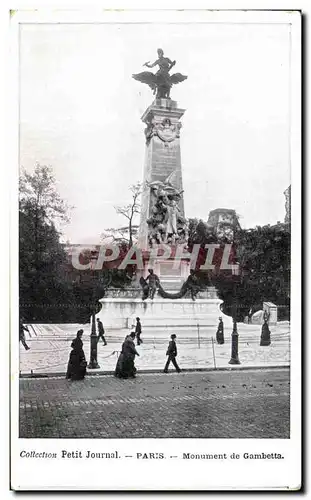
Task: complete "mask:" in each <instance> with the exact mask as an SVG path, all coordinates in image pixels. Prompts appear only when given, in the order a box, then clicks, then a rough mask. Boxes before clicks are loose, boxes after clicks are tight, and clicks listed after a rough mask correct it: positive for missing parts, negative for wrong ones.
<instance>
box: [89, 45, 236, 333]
mask: <svg viewBox="0 0 311 500" xmlns="http://www.w3.org/2000/svg"><path fill="white" fill-rule="evenodd" d="M175 63H176V61H171V60H170V59H169V58H167V57H164V53H163V50H162V49H158V59H157V60H156V61H155V62H154V63H152V64H150V63H149V62H148V63H145V66H147V67H148V68H153V67H155V66H158V67H159V70H158V71H157V73H152V72H148V71H145V72H142V73H138V74H135V75H133V78H134V79H135V80H137V81H140V82H141V83H145V84H147V85H149V87H150V88H151V89H152V91H153V94H154V95H155V99H154V101H153V102H152V104H151V105H150V106H148V108H147V109H146V111H145V112H144V114H143V116H142V117H141V119H142V121H143V123H144V124H145V148H146V149H145V163H144V173H143V191H142V200H141V219H140V226H139V232H138V245H137V247H138V248H139V249H140V251H141V252H142V253H143V255H144V267H143V269H138V270H137V276H136V282H135V284H133V287H132V288H131V289H128V290H126V291H114V293H112V291H109V290H108V293H107V294H106V295H105V297H104V298H103V299H101V300H100V302H101V304H102V309H101V311H100V313H99V316H100V317H101V319H102V321H103V323H104V325H105V327H107V328H131V326H132V324H134V323H135V318H136V317H137V316H138V317H140V318H141V322H142V325H143V329H144V335H146V333H147V332H148V331H150V332H154V333H153V334H155V333H156V332H158V331H160V330H161V329H164V330H167V329H169V332H170V333H173V332H174V330H175V331H176V332H177V331H178V332H179V333H180V332H181V331H185V332H187V335H190V334H191V332H194V334H195V335H196V334H197V328H206V329H209V328H210V332H211V333H214V330H215V326H216V325H217V324H218V318H219V316H223V315H222V313H221V311H220V308H219V306H220V304H221V302H222V301H221V300H220V299H218V297H217V292H216V289H215V288H214V287H209V288H207V289H205V290H204V291H201V290H200V287H199V285H198V283H197V278H196V276H195V273H194V272H193V271H192V270H191V269H190V259H189V257H185V258H180V259H179V261H178V265H176V260H175V259H174V257H175V255H176V249H177V248H179V249H180V247H184V249H185V251H186V249H187V242H188V228H187V221H186V218H185V209H184V196H183V183H182V165H181V152H180V131H181V127H182V124H181V119H182V117H183V115H184V113H185V110H184V109H182V108H180V107H179V106H178V105H177V102H176V101H174V100H172V99H171V97H170V91H171V87H172V86H173V85H175V84H177V83H180V82H182V81H184V80H185V79H186V78H187V77H186V76H184V75H182V74H180V73H175V74H173V75H170V73H169V72H170V70H171V69H172V67H173V66H174V65H175ZM159 245H160V246H163V247H165V248H166V249H167V248H169V253H170V255H169V256H168V255H165V256H163V258H162V257H161V256H157V258H156V259H155V260H154V261H153V262H152V263H151V264H150V254H151V253H152V249H154V248H155V247H157V248H158V246H159ZM223 318H224V320H225V322H226V323H228V322H229V323H228V324H230V325H231V318H229V317H224V316H223Z"/></svg>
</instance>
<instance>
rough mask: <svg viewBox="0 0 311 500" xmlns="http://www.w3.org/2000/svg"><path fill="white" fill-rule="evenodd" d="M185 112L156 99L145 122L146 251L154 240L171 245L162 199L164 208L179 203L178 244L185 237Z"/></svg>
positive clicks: (141, 238) (142, 234)
mask: <svg viewBox="0 0 311 500" xmlns="http://www.w3.org/2000/svg"><path fill="white" fill-rule="evenodd" d="M184 112H185V110H184V109H180V108H178V107H177V102H176V101H173V100H171V99H155V101H154V102H153V103H152V104H151V105H150V106H149V107H148V108H147V109H146V111H145V113H144V114H143V116H142V118H141V119H142V121H143V122H144V123H145V124H146V129H145V136H146V152H145V164H144V178H143V192H142V202H141V220H140V227H139V234H138V245H139V247H140V248H143V249H148V247H149V246H150V244H151V241H152V240H154V241H155V242H157V243H162V242H163V243H168V241H167V238H166V237H165V227H164V224H163V223H162V221H161V205H160V204H159V207H158V205H157V201H159V199H160V201H163V204H162V206H164V205H165V203H166V202H168V203H169V202H170V200H174V199H175V201H176V205H177V207H178V221H179V224H178V231H179V233H178V234H176V235H175V237H174V243H177V242H178V241H179V240H181V236H184V235H183V234H181V233H182V220H183V219H184V217H185V213H184V197H183V185H182V168H181V154H180V129H181V126H182V125H181V122H180V119H181V117H182V116H183V114H184ZM159 233H160V234H159Z"/></svg>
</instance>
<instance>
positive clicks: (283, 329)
mask: <svg viewBox="0 0 311 500" xmlns="http://www.w3.org/2000/svg"><path fill="white" fill-rule="evenodd" d="M79 328H83V330H84V335H83V342H84V351H85V355H86V357H87V360H89V353H90V338H89V335H90V325H78V324H65V325H38V324H34V325H29V330H30V335H29V334H28V333H27V332H26V339H27V343H28V345H29V346H30V350H29V351H25V349H24V347H23V346H22V344H21V343H20V360H19V361H20V362H19V369H20V374H21V375H27V374H30V373H31V372H32V373H33V374H34V375H36V374H49V375H52V374H64V373H65V372H66V367H67V362H68V357H69V353H70V344H71V341H72V339H73V338H74V337H75V335H76V332H77V330H78V329H79ZM270 330H271V345H270V346H265V347H261V346H260V345H259V344H260V334H261V326H260V325H245V324H240V323H239V324H238V331H239V359H240V362H241V364H240V365H229V364H228V361H229V360H230V354H231V330H229V329H225V344H224V345H218V344H217V343H216V340H215V337H216V328H215V330H204V329H201V330H200V331H193V332H187V331H182V332H180V333H179V334H178V335H177V345H178V357H177V360H178V364H179V365H180V367H181V368H182V369H185V370H187V369H215V368H228V367H230V368H232V369H239V368H241V367H242V368H251V367H266V368H268V367H275V366H289V364H290V325H289V323H288V322H282V323H278V325H276V326H271V327H270ZM128 333H129V330H127V331H126V330H122V331H113V330H111V331H107V332H106V339H107V342H108V345H107V346H104V344H103V343H102V341H101V340H100V341H99V343H98V362H99V365H100V369H99V370H92V372H93V373H94V372H112V371H114V368H115V365H116V361H117V358H118V355H119V352H120V349H121V346H122V342H123V341H124V338H125V335H126V334H128ZM169 336H170V331H169V330H168V331H165V330H162V331H160V332H157V333H156V334H150V333H148V334H145V335H144V332H143V334H142V339H143V340H144V342H143V344H141V345H140V346H139V347H137V350H138V352H139V354H140V356H139V357H136V360H135V364H136V367H137V369H138V371H141V370H143V371H146V370H153V371H154V370H157V371H158V370H163V367H164V364H165V361H166V350H167V345H168V341H169Z"/></svg>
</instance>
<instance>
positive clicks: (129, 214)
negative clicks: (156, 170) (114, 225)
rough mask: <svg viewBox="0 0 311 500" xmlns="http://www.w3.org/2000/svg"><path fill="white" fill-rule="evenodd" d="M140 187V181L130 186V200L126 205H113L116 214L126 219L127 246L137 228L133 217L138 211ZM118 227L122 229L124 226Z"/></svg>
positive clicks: (131, 241) (130, 242)
mask: <svg viewBox="0 0 311 500" xmlns="http://www.w3.org/2000/svg"><path fill="white" fill-rule="evenodd" d="M141 187H142V186H141V183H140V182H137V183H136V184H133V185H132V186H130V188H129V189H130V192H131V194H132V201H131V202H130V203H129V204H128V205H125V206H116V207H115V209H116V212H117V214H120V215H123V216H124V217H125V218H126V219H127V220H128V224H127V228H128V235H129V247H131V246H133V236H134V234H135V232H136V228H137V226H136V225H134V218H135V216H136V215H138V214H139V213H140V203H139V197H140V195H141ZM120 229H121V230H122V229H123V230H124V228H120Z"/></svg>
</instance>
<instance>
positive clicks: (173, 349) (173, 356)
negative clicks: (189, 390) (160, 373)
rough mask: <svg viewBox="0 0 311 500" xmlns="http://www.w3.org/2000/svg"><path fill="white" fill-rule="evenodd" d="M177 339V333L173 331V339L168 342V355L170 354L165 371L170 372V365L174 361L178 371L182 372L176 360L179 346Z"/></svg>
mask: <svg viewBox="0 0 311 500" xmlns="http://www.w3.org/2000/svg"><path fill="white" fill-rule="evenodd" d="M175 339H176V335H175V333H173V334H172V335H171V340H170V342H169V344H168V348H167V351H166V355H167V356H168V358H167V361H166V365H165V367H164V373H167V372H168V367H169V364H170V362H172V363H173V365H174V366H175V368H176V371H177V372H178V373H180V372H181V369H180V368H179V366H178V364H177V361H176V356H177V346H176V342H175Z"/></svg>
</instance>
